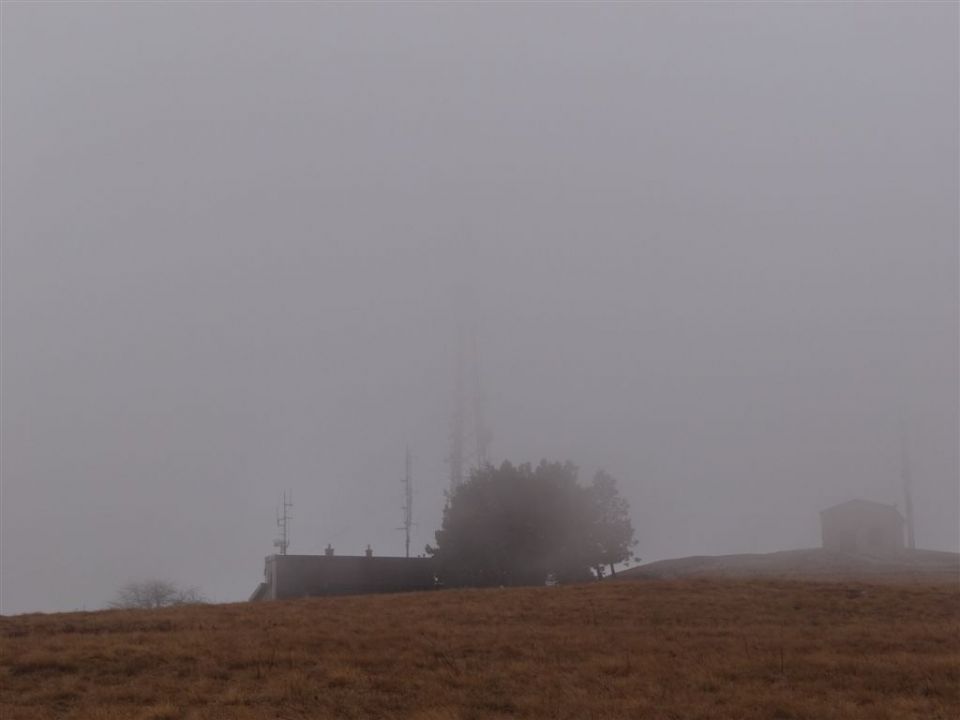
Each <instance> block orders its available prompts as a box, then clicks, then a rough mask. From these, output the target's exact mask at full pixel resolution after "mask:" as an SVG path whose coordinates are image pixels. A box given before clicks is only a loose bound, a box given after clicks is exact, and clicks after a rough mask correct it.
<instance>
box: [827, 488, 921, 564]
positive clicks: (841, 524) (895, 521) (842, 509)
mask: <svg viewBox="0 0 960 720" xmlns="http://www.w3.org/2000/svg"><path fill="white" fill-rule="evenodd" d="M903 526H904V519H903V516H902V515H901V514H900V511H899V510H897V508H896V507H895V506H893V505H884V504H883V503H878V502H873V501H872V500H848V501H847V502H843V503H840V504H839V505H834V506H833V507H829V508H827V509H826V510H821V511H820V530H821V533H822V536H823V548H824V550H834V551H836V552H847V553H857V554H858V555H890V554H892V553H896V552H899V551H901V550H903V548H904V542H903Z"/></svg>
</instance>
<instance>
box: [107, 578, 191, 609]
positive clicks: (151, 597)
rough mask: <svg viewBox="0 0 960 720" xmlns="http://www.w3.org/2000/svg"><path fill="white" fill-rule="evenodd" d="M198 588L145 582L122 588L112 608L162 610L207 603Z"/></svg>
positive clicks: (154, 581)
mask: <svg viewBox="0 0 960 720" xmlns="http://www.w3.org/2000/svg"><path fill="white" fill-rule="evenodd" d="M205 602H207V599H206V598H205V597H204V596H203V594H202V593H201V592H200V590H199V589H198V588H195V587H187V588H182V587H180V586H178V585H177V584H176V583H172V582H170V581H168V580H143V581H140V582H130V583H127V584H126V585H124V586H123V587H121V588H120V589H119V590H118V591H117V594H116V597H114V599H113V600H111V601H110V603H109V607H111V608H144V609H150V608H162V607H172V606H174V605H193V604H197V603H205Z"/></svg>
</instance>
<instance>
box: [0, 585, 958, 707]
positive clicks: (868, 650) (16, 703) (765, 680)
mask: <svg viewBox="0 0 960 720" xmlns="http://www.w3.org/2000/svg"><path fill="white" fill-rule="evenodd" d="M958 600H960V592H958V588H957V586H956V585H955V584H952V585H891V584H876V585H872V584H839V583H812V582H806V583H803V582H784V581H743V580H741V581H736V580H729V581H720V580H694V581H675V582H671V581H662V582H650V583H637V582H620V583H618V582H613V583H599V584H595V585H581V586H573V587H550V588H524V589H509V590H460V591H453V590H450V591H444V592H435V593H417V594H407V595H389V596H387V595H380V596H364V597H350V598H343V597H341V598H316V599H305V600H297V601H290V602H275V603H261V604H252V605H250V604H236V605H211V606H196V607H183V608H175V609H169V610H156V611H121V610H118V611H104V612H97V613H71V614H60V615H28V616H18V617H12V618H0V637H2V638H3V640H2V654H0V717H2V718H4V720H19V719H22V720H38V719H40V718H44V719H46V718H50V719H53V718H68V719H75V720H81V719H83V720H93V719H96V720H120V719H121V718H122V719H123V720H127V719H129V718H133V719H141V720H189V719H191V718H211V719H217V718H223V719H224V720H226V719H229V720H245V719H253V718H287V719H291V720H292V719H295V718H326V717H329V718H414V719H416V720H453V719H455V718H456V719H464V720H468V719H471V718H517V717H522V718H577V719H578V720H579V719H588V718H597V719H599V718H657V719H660V718H663V719H668V718H678V719H679V718H683V719H685V720H686V719H688V718H690V719H694V718H743V719H744V720H750V719H757V720H759V719H760V718H763V719H764V720H771V719H774V718H779V719H782V720H801V719H803V718H810V719H813V718H816V719H817V720H830V719H836V720H841V719H843V720H847V719H857V718H863V719H866V718H869V719H870V720H884V719H885V718H889V719H891V720H892V719H893V718H907V717H912V718H924V720H935V719H936V718H943V719H944V720H946V719H947V718H951V719H952V718H956V717H960V602H958Z"/></svg>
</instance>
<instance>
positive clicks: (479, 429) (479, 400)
mask: <svg viewBox="0 0 960 720" xmlns="http://www.w3.org/2000/svg"><path fill="white" fill-rule="evenodd" d="M471 331H472V332H471V333H470V335H471V337H470V340H471V345H472V347H471V350H472V353H471V355H472V360H473V433H474V435H475V438H474V439H475V441H476V444H477V467H478V468H483V467H484V466H485V465H486V464H487V462H489V460H488V458H487V451H488V450H489V448H490V433H489V432H488V431H487V426H486V423H485V422H484V418H483V386H482V385H481V383H480V352H479V351H478V350H477V326H476V322H474V324H473V327H472V328H471Z"/></svg>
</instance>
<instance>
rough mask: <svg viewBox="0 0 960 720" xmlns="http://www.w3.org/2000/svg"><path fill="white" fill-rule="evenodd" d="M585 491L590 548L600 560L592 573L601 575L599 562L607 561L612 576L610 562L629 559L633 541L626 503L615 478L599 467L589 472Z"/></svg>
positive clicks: (614, 574) (614, 573) (628, 507)
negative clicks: (590, 478)
mask: <svg viewBox="0 0 960 720" xmlns="http://www.w3.org/2000/svg"><path fill="white" fill-rule="evenodd" d="M587 492H588V493H589V495H590V504H591V507H592V510H593V528H592V533H591V539H592V541H593V543H594V547H593V550H594V552H595V553H596V555H595V557H596V558H597V559H598V560H599V561H600V562H599V563H598V564H597V565H596V566H595V569H596V573H597V575H598V576H599V577H603V566H604V565H609V566H610V573H611V575H613V576H616V574H617V571H616V570H615V569H614V565H615V564H616V563H618V562H624V561H626V560H629V559H630V557H631V556H632V555H633V547H634V546H635V545H636V544H637V541H636V540H634V538H633V523H631V522H630V505H629V503H627V501H626V499H624V498H623V497H621V496H620V493H619V492H618V491H617V480H616V478H614V477H613V476H612V475H610V474H609V473H607V472H605V471H603V470H598V471H597V473H596V475H594V476H593V484H592V485H591V486H590V487H589V488H587Z"/></svg>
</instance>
